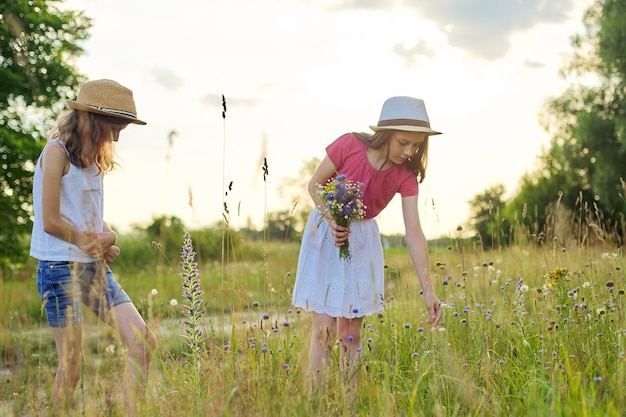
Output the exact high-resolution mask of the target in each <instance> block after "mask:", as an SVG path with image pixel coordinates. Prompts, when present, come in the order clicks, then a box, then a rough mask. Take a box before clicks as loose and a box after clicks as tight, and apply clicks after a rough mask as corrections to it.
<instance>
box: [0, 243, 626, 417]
mask: <svg viewBox="0 0 626 417" xmlns="http://www.w3.org/2000/svg"><path fill="white" fill-rule="evenodd" d="M520 240H521V241H520V242H518V243H517V244H516V245H515V246H511V247H507V248H505V249H500V250H491V251H487V250H484V249H483V248H481V247H480V246H479V245H474V246H472V245H465V246H462V245H461V244H460V240H459V241H457V240H456V239H454V238H451V239H449V242H448V243H446V244H441V241H439V244H438V245H435V246H431V255H430V264H431V275H432V280H433V282H434V284H435V286H436V292H437V294H438V296H439V298H440V299H441V301H442V302H444V305H443V307H444V319H443V324H442V326H441V327H440V328H437V329H433V328H431V327H430V326H429V325H428V324H426V318H427V316H426V311H425V308H424V305H423V302H422V300H421V296H420V288H419V282H418V280H417V277H416V276H415V273H414V272H413V269H412V266H411V263H410V259H409V257H408V255H407V253H406V250H405V249H393V250H391V249H390V250H387V251H386V293H385V309H384V312H383V314H381V315H379V316H373V317H368V318H367V319H366V320H365V321H364V323H363V345H362V351H363V356H362V360H361V362H360V364H359V369H358V378H359V385H358V397H357V399H356V400H355V401H354V402H352V403H350V402H348V401H346V390H345V385H344V384H343V382H342V380H343V377H344V376H343V375H341V372H339V370H338V365H337V362H338V360H337V347H335V352H334V356H333V364H332V368H331V377H330V381H329V386H328V390H327V392H326V393H324V394H323V393H311V392H310V390H309V388H308V383H307V379H306V377H305V372H306V368H307V355H308V345H309V336H310V322H309V317H308V315H307V313H305V312H300V311H298V310H296V309H293V307H291V306H290V297H291V290H292V288H293V283H294V275H295V268H296V264H297V253H298V248H299V246H298V244H297V243H279V242H265V243H263V242H243V243H242V245H241V248H240V250H239V251H238V253H237V254H231V255H229V256H228V257H227V259H225V260H224V261H223V262H212V263H203V264H200V265H198V267H197V269H196V268H194V264H193V259H188V258H187V259H186V261H185V260H184V259H183V265H182V266H181V260H180V259H165V257H155V260H154V264H153V265H146V267H145V268H144V269H141V270H132V271H125V270H120V269H118V270H116V269H115V265H113V266H112V267H113V269H114V271H115V272H116V274H117V276H118V279H119V280H120V281H121V282H122V285H123V286H124V287H125V289H126V291H127V292H128V293H129V295H130V296H131V297H132V298H133V299H134V301H135V303H136V304H137V306H138V307H139V309H140V311H141V312H142V314H143V315H144V317H145V318H146V320H147V321H148V324H149V325H150V327H151V328H152V329H154V331H155V333H156V334H157V336H158V340H159V344H158V347H157V349H156V351H155V352H154V361H153V364H152V368H151V374H150V378H149V382H148V398H147V401H146V402H145V404H142V405H140V407H139V410H138V413H137V415H138V416H177V417H180V416H590V417H591V416H597V417H600V416H603V417H604V416H620V415H625V413H626V397H625V394H624V390H623V384H624V381H626V366H625V364H626V358H625V352H626V341H625V338H626V318H625V316H624V307H625V306H624V303H625V300H626V298H625V297H626V296H625V294H624V289H625V282H624V266H625V265H624V257H623V253H622V251H621V249H619V248H618V247H617V245H614V244H609V243H607V242H603V241H598V242H596V243H594V244H593V245H590V244H584V245H581V244H578V243H571V242H562V241H560V240H559V238H558V237H552V238H545V237H541V236H539V237H537V236H528V237H527V238H526V239H520ZM191 241H192V242H193V234H192V235H191ZM182 242H183V239H182V237H181V243H182ZM123 251H124V248H122V253H123ZM185 263H187V266H186V267H185ZM24 275H25V278H24V279H22V280H11V281H7V282H3V283H2V293H1V294H2V296H1V299H0V305H1V306H2V307H1V308H0V323H2V327H1V329H0V332H1V333H0V353H1V356H0V377H1V378H0V415H3V416H4V415H6V416H46V415H50V414H49V408H47V407H48V406H49V401H50V387H51V385H52V381H53V378H54V372H55V370H56V363H55V350H54V343H53V340H52V337H51V335H50V332H49V329H48V328H47V325H46V323H45V317H44V316H43V314H42V312H41V303H40V301H39V299H38V294H37V291H36V288H35V283H34V277H32V274H28V273H25V274H24ZM189 279H191V280H194V279H197V280H198V282H199V283H200V288H201V291H202V293H201V294H200V292H196V297H195V298H193V299H192V298H190V297H189V287H187V290H186V291H187V293H186V294H187V296H184V295H183V285H184V284H185V282H186V281H187V284H185V285H188V281H189ZM193 291H196V290H193ZM186 302H187V303H188V302H195V303H197V306H198V307H199V308H198V309H196V311H194V317H191V316H190V312H189V310H188V309H187V310H186V309H184V308H183V306H184V305H185V303H186ZM187 305H188V304H187ZM84 349H85V363H84V366H83V368H82V371H81V372H82V376H83V377H82V378H81V382H80V384H79V388H78V392H77V397H76V398H77V407H78V408H77V409H76V411H75V412H74V413H73V414H70V415H76V416H79V415H80V416H117V415H124V413H123V411H122V408H121V405H120V404H119V403H118V402H117V401H116V399H117V398H119V394H120V393H119V389H120V380H119V376H120V375H121V372H122V369H123V364H124V360H123V359H124V355H125V352H124V350H123V349H122V346H121V344H120V342H119V341H118V340H116V338H115V337H114V336H113V333H112V332H111V330H110V329H108V328H107V327H106V326H104V325H102V324H100V323H99V322H98V321H97V320H96V319H95V318H94V317H93V316H92V315H89V314H87V315H86V319H85V339H84Z"/></svg>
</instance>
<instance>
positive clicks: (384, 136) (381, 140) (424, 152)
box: [355, 129, 429, 183]
mask: <svg viewBox="0 0 626 417" xmlns="http://www.w3.org/2000/svg"><path fill="white" fill-rule="evenodd" d="M394 132H395V130H392V129H389V130H379V131H377V132H374V133H373V134H370V133H356V132H355V134H356V135H357V136H358V137H359V139H361V141H362V142H363V143H364V144H365V146H367V147H368V148H372V149H380V148H382V147H385V148H386V150H387V158H389V140H390V139H391V136H393V133H394ZM428 138H429V136H426V139H425V140H424V142H422V143H421V144H420V145H419V147H418V148H417V152H416V153H415V155H414V156H412V157H410V158H409V159H407V160H406V162H405V163H404V165H406V166H407V167H408V168H409V169H410V170H411V171H412V172H413V173H414V174H415V176H416V177H417V180H418V182H420V183H421V182H422V181H424V178H425V177H426V166H427V165H428ZM383 166H384V164H383ZM380 169H382V166H381V167H380Z"/></svg>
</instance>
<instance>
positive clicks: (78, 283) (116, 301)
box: [37, 261, 131, 327]
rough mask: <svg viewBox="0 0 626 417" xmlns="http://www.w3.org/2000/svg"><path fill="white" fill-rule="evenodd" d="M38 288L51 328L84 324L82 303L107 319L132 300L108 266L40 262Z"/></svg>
mask: <svg viewBox="0 0 626 417" xmlns="http://www.w3.org/2000/svg"><path fill="white" fill-rule="evenodd" d="M37 289H38V290H39V295H40V296H41V300H42V301H43V307H44V308H45V310H46V317H47V319H48V325H50V327H65V326H68V325H69V324H77V323H81V322H82V321H83V310H82V304H85V305H86V306H87V307H89V309H91V311H93V312H94V313H95V314H96V315H97V316H98V317H100V318H101V319H103V320H104V318H105V316H106V314H107V312H108V311H110V310H111V309H112V308H113V307H115V306H118V305H120V304H122V303H128V302H130V301H131V300H130V298H129V297H128V295H127V294H126V292H125V291H124V290H123V289H122V287H121V285H120V284H119V283H118V282H117V280H116V279H115V276H114V275H113V272H111V269H109V267H108V266H107V265H105V264H101V263H97V262H91V263H81V262H67V261H39V264H38V265H37Z"/></svg>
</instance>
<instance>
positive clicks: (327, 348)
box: [309, 313, 337, 390]
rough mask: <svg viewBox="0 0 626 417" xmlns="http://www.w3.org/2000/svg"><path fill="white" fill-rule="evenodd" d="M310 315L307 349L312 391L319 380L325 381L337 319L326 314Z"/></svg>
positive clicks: (316, 387) (335, 334)
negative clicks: (309, 334)
mask: <svg viewBox="0 0 626 417" xmlns="http://www.w3.org/2000/svg"><path fill="white" fill-rule="evenodd" d="M311 314H312V323H311V346H310V347H309V373H310V377H311V383H312V388H313V390H317V389H318V388H319V385H320V380H322V381H323V380H325V379H326V375H327V373H328V367H329V365H330V352H331V348H332V344H333V343H334V342H335V338H336V337H337V319H335V318H333V317H330V316H328V315H327V314H318V313H311Z"/></svg>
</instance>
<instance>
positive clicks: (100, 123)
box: [50, 110, 129, 174]
mask: <svg viewBox="0 0 626 417" xmlns="http://www.w3.org/2000/svg"><path fill="white" fill-rule="evenodd" d="M128 123H129V122H128V121H127V120H125V119H120V118H116V117H110V116H103V115H100V114H96V113H91V112H87V111H81V110H71V111H69V112H67V113H65V114H63V115H61V117H59V120H58V121H57V126H56V128H55V129H54V130H53V131H52V132H51V133H50V138H59V139H60V140H62V141H63V142H65V147H66V149H67V151H68V153H69V160H70V163H71V164H73V165H75V166H77V167H79V168H85V167H87V166H89V165H91V164H94V165H95V166H96V167H97V168H98V172H99V173H101V174H102V173H107V172H110V171H111V170H113V168H115V165H116V164H115V160H114V157H115V149H114V147H113V139H114V138H115V135H116V134H117V132H118V131H119V130H121V129H123V127H126V125H128ZM120 125H123V127H122V128H120ZM85 149H90V150H91V151H90V153H89V155H84V154H83V151H84V150H85Z"/></svg>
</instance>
